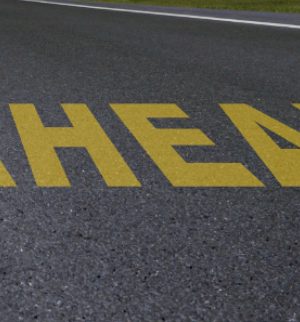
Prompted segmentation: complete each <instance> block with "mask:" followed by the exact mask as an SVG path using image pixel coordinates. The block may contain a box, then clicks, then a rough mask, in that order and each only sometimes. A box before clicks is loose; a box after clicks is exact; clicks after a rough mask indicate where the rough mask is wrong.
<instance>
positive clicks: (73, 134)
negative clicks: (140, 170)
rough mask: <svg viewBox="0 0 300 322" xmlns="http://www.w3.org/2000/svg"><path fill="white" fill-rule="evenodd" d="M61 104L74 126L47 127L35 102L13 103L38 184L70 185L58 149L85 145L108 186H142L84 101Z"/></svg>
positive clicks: (22, 138)
mask: <svg viewBox="0 0 300 322" xmlns="http://www.w3.org/2000/svg"><path fill="white" fill-rule="evenodd" d="M62 107H63V110H64V112H65V113H66V114H67V116H68V117H69V119H70V121H71V123H72V125H73V127H61V128H57V127H44V125H43V124H42V122H41V120H40V118H39V116H38V113H37V111H36V109H35V107H34V105H32V104H11V105H10V109H11V112H12V115H13V118H14V121H15V123H16V126H17V129H18V132H19V134H20V137H21V140H22V143H23V145H24V149H25V152H26V154H27V157H28V161H29V163H30V166H31V169H32V172H33V175H34V178H35V180H36V183H37V185H38V186H40V187H69V186H70V182H69V180H68V178H67V176H66V173H65V171H64V169H63V167H62V165H61V162H60V160H59V158H58V156H57V154H56V152H55V148H57V147H61V148H63V147H81V148H86V150H87V151H88V153H89V154H90V156H91V158H92V160H93V161H94V163H95V165H96V167H97V168H98V170H99V172H100V173H101V174H102V176H103V178H104V180H105V182H106V183H107V185H108V186H109V187H139V186H140V183H139V181H138V180H137V179H136V177H135V175H134V174H133V172H132V171H131V170H130V168H129V167H128V165H127V163H126V162H125V161H124V160H123V158H122V156H121V155H120V154H119V152H118V151H117V149H116V148H115V146H114V145H113V143H112V142H111V141H110V139H109V138H108V136H107V135H106V133H105V132H104V130H103V129H102V127H101V126H100V124H99V123H98V122H97V120H96V119H95V117H94V116H93V114H92V113H91V112H90V111H89V109H88V107H87V106H86V105H85V104H63V105H62ZM1 171H2V172H3V169H2V170H1ZM0 174H1V173H0ZM2 180H3V179H2ZM7 182H9V181H7Z"/></svg>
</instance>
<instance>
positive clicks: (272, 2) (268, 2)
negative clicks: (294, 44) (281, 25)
mask: <svg viewBox="0 0 300 322" xmlns="http://www.w3.org/2000/svg"><path fill="white" fill-rule="evenodd" d="M94 1H97V0H94ZM99 1H102V2H103V1H105V0H99ZM105 2H113V3H136V4H148V5H161V6H181V7H194V8H212V9H233V10H255V11H273V12H300V0H106V1H105Z"/></svg>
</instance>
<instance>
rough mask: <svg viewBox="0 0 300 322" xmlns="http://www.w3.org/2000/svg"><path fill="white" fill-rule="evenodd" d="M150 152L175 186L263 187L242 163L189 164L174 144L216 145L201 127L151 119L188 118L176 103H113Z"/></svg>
mask: <svg viewBox="0 0 300 322" xmlns="http://www.w3.org/2000/svg"><path fill="white" fill-rule="evenodd" d="M111 107H112V109H113V110H114V111H115V113H116V114H117V115H118V116H119V118H120V119H121V120H122V121H123V122H124V124H125V125H126V126H127V128H128V129H129V130H130V131H131V133H132V134H133V135H134V137H135V138H136V139H137V141H138V142H139V143H140V144H141V145H142V146H143V148H144V149H145V151H146V152H147V153H148V155H149V156H150V157H151V158H152V160H153V161H154V162H155V163H156V164H157V166H158V167H159V168H160V170H161V171H162V172H163V174H164V175H165V176H166V177H167V178H168V180H169V181H170V182H171V184H172V185H173V186H175V187H262V186H263V184H262V183H261V182H260V181H259V180H258V179H257V178H256V177H255V176H254V175H253V174H252V173H251V172H250V171H249V170H247V169H246V168H245V167H244V166H243V165H242V164H240V163H188V162H186V161H185V160H184V159H183V158H182V157H181V156H180V155H179V154H178V153H177V152H176V151H175V149H174V146H201V145H209V146H213V145H214V143H213V142H212V141H211V140H210V139H209V138H208V137H207V136H206V135H205V134H204V133H203V132H202V131H201V130H200V129H158V128H155V127H154V126H153V125H152V124H151V122H150V121H149V118H188V116H187V115H186V114H185V113H184V112H183V111H182V110H181V109H180V108H179V107H178V106H176V105H174V104H112V105H111Z"/></svg>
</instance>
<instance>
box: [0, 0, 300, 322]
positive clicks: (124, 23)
mask: <svg viewBox="0 0 300 322" xmlns="http://www.w3.org/2000/svg"><path fill="white" fill-rule="evenodd" d="M293 19H295V17H294V18H293ZM299 57H300V32H299V30H288V29H279V28H269V27H263V26H247V25H238V24H231V23H222V22H205V21H193V20H186V19H177V18H167V17H154V16H144V15H134V14H128V13H113V12H101V11H94V10H89V9H78V8H66V7H58V6H48V5H39V4H29V3H21V2H16V1H14V0H1V2H0V105H1V109H0V134H1V142H0V151H1V160H2V161H3V162H4V164H5V166H6V167H7V169H8V170H9V172H10V173H11V175H12V176H13V178H14V179H15V181H16V183H17V185H18V186H17V188H1V190H0V242H1V243H0V245H1V248H0V249H1V250H0V256H1V264H0V297H1V301H0V317H1V318H0V320H1V322H12V321H13V322H15V321H28V322H32V321H41V322H58V321H70V322H73V321H74V322H75V321H89V322H98V321H105V322H107V321H114V322H115V321H116V322H117V321H120V322H123V321H128V322H129V321H130V322H131V321H137V322H139V321H151V322H157V321H170V322H175V321H195V322H198V321H205V322H213V321H215V322H226V321H228V322H241V321H247V322H253V321H258V322H267V321H274V322H296V321H299V319H300V285H299V277H300V273H299V254H300V249H299V231H300V197H299V192H300V190H299V188H282V187H281V186H280V185H279V183H278V182H277V181H276V180H275V179H274V177H273V176H272V175H271V173H270V172H269V170H268V169H267V168H266V166H265V165H264V164H263V163H262V162H261V160H260V159H259V158H258V157H257V155H256V154H255V153H254V152H253V150H252V149H251V148H250V147H249V145H248V144H247V142H246V141H245V140H244V139H243V137H242V136H241V134H239V132H238V130H237V129H236V128H235V126H234V125H233V124H232V123H231V122H230V121H229V119H228V117H227V116H226V115H225V114H224V112H223V111H222V110H221V109H220V108H219V106H218V104H219V103H231V102H234V103H247V104H250V105H252V106H255V107H256V108H257V109H259V110H260V111H263V112H264V113H266V114H268V115H270V116H272V117H274V118H276V119H278V120H280V121H282V122H283V123H285V124H288V125H289V126H291V127H294V128H295V129H299V128H300V114H299V110H296V109H295V108H292V107H291V102H300V82H299V80H300V79H299V75H300V60H299ZM154 102H157V103H176V104H177V105H178V106H180V107H181V108H182V109H183V110H184V111H185V112H186V113H187V114H188V115H189V116H190V117H191V119H190V121H188V122H187V121H178V122H177V121H174V120H173V121H169V122H168V121H164V122H161V121H156V122H157V126H175V125H177V126H183V127H189V126H192V127H198V128H201V129H202V130H203V132H205V133H206V134H207V135H208V136H209V137H210V138H211V139H213V141H214V142H215V143H216V146H215V147H205V148H194V149H192V148H190V149H181V153H182V155H183V156H184V157H185V158H187V159H188V160H193V161H198V162H207V161H213V162H242V163H243V164H245V165H246V166H247V167H248V168H249V169H250V170H251V172H252V173H253V174H255V175H256V176H257V177H258V178H259V179H260V180H261V181H263V182H264V184H265V185H266V187H265V188H209V189H208V188H174V187H172V186H171V185H170V184H169V183H168V181H167V180H166V178H165V177H164V176H163V174H162V173H161V172H160V171H159V170H158V168H157V166H156V165H155V164H154V163H153V162H152V161H151V160H150V159H149V157H148V156H147V155H146V153H145V152H144V151H143V149H142V148H141V146H140V145H139V144H138V143H137V141H136V140H135V139H134V138H133V136H132V135H131V134H130V133H129V131H128V129H127V128H126V127H125V126H124V124H123V123H122V122H120V120H119V119H118V118H117V116H116V115H115V113H114V112H113V111H112V109H111V108H110V107H109V103H154ZM9 103H33V104H35V106H36V108H37V109H38V112H39V115H40V116H41V118H42V120H43V122H44V124H45V125H46V126H69V125H70V123H69V121H68V119H67V117H66V115H65V114H64V113H63V112H62V109H61V108H60V103H86V104H87V105H88V106H89V107H90V109H91V111H92V112H93V113H94V115H95V117H96V118H97V120H98V121H99V122H100V123H101V125H102V127H103V128H104V129H105V131H106V133H107V134H108V135H109V137H110V138H111V140H112V141H113V143H114V144H115V146H116V147H117V148H118V150H119V151H120V153H121V154H122V156H123V157H124V159H125V160H126V162H127V163H128V165H129V166H130V168H131V169H132V170H133V171H134V173H135V174H136V176H137V177H138V179H139V180H140V182H141V183H142V187H141V188H108V187H107V186H106V184H105V183H104V181H103V179H102V178H101V176H100V175H99V173H98V172H97V170H96V168H95V166H94V165H93V163H92V161H91V159H90V158H89V157H88V154H87V153H86V152H85V151H84V150H82V149H60V150H59V151H58V153H59V156H60V160H61V161H62V163H63V165H64V167H65V169H66V172H67V174H68V177H69V179H70V181H71V183H72V187H71V188H40V187H37V186H36V185H35V181H34V178H33V176H32V173H31V169H30V167H29V165H28V161H27V159H26V156H25V153H24V149H23V147H22V144H21V141H20V138H19V135H18V132H17V130H16V127H15V124H14V121H13V119H12V115H11V112H10V110H9V107H8V104H9ZM282 144H283V143H282Z"/></svg>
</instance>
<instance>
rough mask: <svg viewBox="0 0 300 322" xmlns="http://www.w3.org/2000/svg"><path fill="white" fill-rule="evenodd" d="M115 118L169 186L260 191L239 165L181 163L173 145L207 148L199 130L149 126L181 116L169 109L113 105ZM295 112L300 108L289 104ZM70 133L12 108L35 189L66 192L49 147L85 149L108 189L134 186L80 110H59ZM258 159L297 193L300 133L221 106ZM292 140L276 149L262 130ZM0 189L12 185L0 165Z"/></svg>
mask: <svg viewBox="0 0 300 322" xmlns="http://www.w3.org/2000/svg"><path fill="white" fill-rule="evenodd" d="M111 107H112V109H113V110H114V112H115V113H116V114H117V115H118V117H119V118H120V119H121V120H122V122H123V123H124V124H125V125H126V127H127V128H128V129H129V130H130V132H131V133H132V134H133V136H134V137H135V138H136V139H137V141H138V142H139V143H140V144H141V146H142V147H143V148H144V150H145V151H146V152H147V153H148V155H149V156H150V158H151V159H152V160H153V161H154V163H156V165H157V166H158V167H159V169H160V170H161V171H162V173H163V174H164V175H165V176H166V178H167V179H168V180H169V182H170V183H171V184H172V185H173V186H174V187H263V186H264V184H263V183H262V182H261V181H260V180H259V179H258V178H256V177H255V176H254V175H253V174H252V173H251V172H250V171H249V170H248V169H247V168H246V167H245V166H244V165H243V164H241V163H188V162H186V161H185V160H184V159H183V158H182V157H181V156H180V155H179V154H178V153H177V152H176V150H175V149H174V146H213V145H214V143H213V142H212V141H211V140H210V139H209V138H208V137H207V136H206V135H205V134H204V133H203V132H202V131H201V130H199V129H169V128H168V129H161V128H155V127H154V126H153V125H152V123H151V122H150V121H149V119H150V118H151V119H152V118H188V116H187V115H186V114H185V113H184V112H183V111H182V110H181V109H180V108H179V107H178V106H176V105H174V104H113V105H111ZM294 107H296V108H298V109H300V104H294ZM62 108H63V110H64V112H65V113H66V115H67V116H68V118H69V120H70V122H71V124H72V127H45V126H44V125H43V124H42V122H41V120H40V118H39V115H38V113H37V111H36V109H35V107H34V105H31V104H11V105H10V109H11V112H12V115H13V118H14V121H15V123H16V126H17V129H18V132H19V135H20V137H21V140H22V143H23V145H24V149H25V152H26V155H27V158H28V161H29V164H30V166H31V169H32V173H33V176H34V178H35V181H36V184H37V185H38V186H40V187H69V186H70V182H69V180H68V178H67V176H66V173H65V171H64V169H63V167H62V165H61V162H60V160H59V158H58V156H57V154H56V151H55V148H64V147H81V148H85V149H86V150H87V151H88V153H89V155H90V157H91V158H92V160H93V162H94V163H95V166H96V167H97V169H98V170H99V172H100V173H101V175H102V176H103V179H104V180H105V182H106V184H107V185H108V186H109V187H139V186H141V184H140V182H139V180H138V179H137V178H136V176H135V175H134V173H133V172H132V170H131V169H130V168H129V166H128V165H127V163H126V162H125V161H124V159H123V158H122V156H121V155H120V153H119V152H118V150H117V149H116V147H115V146H114V144H113V143H112V142H111V140H110V139H109V137H108V136H107V134H106V133H105V132H104V130H103V128H102V127H101V126H100V124H99V123H98V122H97V120H96V119H95V117H94V116H93V114H92V113H91V112H90V110H89V109H88V107H87V106H86V105H85V104H63V105H62ZM221 108H222V109H223V111H224V112H225V113H226V114H227V116H228V117H229V118H230V119H231V121H232V122H233V123H234V124H235V126H236V127H237V128H238V129H239V131H240V132H241V134H242V135H243V136H244V138H245V139H246V140H247V141H248V143H249V144H250V146H251V147H252V148H253V149H254V151H255V152H256V153H257V155H258V156H259V157H260V159H261V160H262V161H263V162H264V164H265V165H266V166H267V167H268V168H269V170H270V171H271V173H272V174H273V175H274V177H275V178H276V179H277V180H278V182H279V183H280V184H281V185H282V186H284V187H300V149H299V148H300V132H299V131H297V130H295V129H292V128H290V127H289V126H287V125H285V124H283V123H281V122H279V121H278V120H275V119H274V118H272V117H270V116H268V115H266V114H264V113H262V112H260V111H258V110H256V109H255V108H253V107H251V106H249V105H245V104H221ZM264 129H267V130H269V131H271V132H273V133H275V134H277V135H278V136H280V137H282V138H284V139H285V140H287V141H289V142H291V143H292V144H293V145H294V146H295V149H283V148H280V147H279V146H278V145H277V144H276V143H275V142H274V140H273V139H272V138H271V137H270V136H269V135H268V134H267V132H266V131H265V130H264ZM0 186H2V187H14V186H16V183H15V182H14V180H13V178H12V177H11V175H10V174H9V173H8V171H7V169H6V168H5V166H4V164H3V163H2V162H1V161H0Z"/></svg>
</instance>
